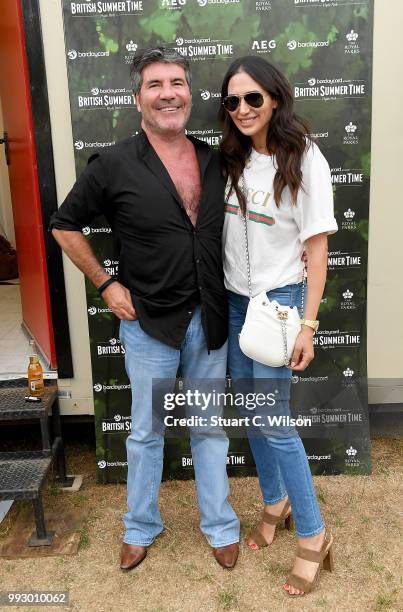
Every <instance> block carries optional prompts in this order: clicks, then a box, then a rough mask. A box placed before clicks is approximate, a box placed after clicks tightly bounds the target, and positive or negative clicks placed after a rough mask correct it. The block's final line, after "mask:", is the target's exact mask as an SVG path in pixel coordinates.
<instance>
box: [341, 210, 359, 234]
mask: <svg viewBox="0 0 403 612" xmlns="http://www.w3.org/2000/svg"><path fill="white" fill-rule="evenodd" d="M354 217H355V211H354V210H352V209H351V208H348V209H347V210H345V211H344V213H343V219H342V222H341V229H342V230H347V231H349V232H355V231H357V229H358V225H357V222H356V221H355V219H354Z"/></svg>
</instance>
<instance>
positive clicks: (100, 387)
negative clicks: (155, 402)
mask: <svg viewBox="0 0 403 612" xmlns="http://www.w3.org/2000/svg"><path fill="white" fill-rule="evenodd" d="M130 389H131V386H130V383H127V384H117V383H116V384H114V385H105V384H101V383H95V385H94V391H95V392H96V393H100V392H101V391H104V392H106V391H128V390H130ZM114 418H115V420H121V416H120V415H119V418H118V419H117V417H116V416H115V417H114ZM127 418H130V417H127Z"/></svg>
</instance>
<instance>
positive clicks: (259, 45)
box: [250, 38, 277, 53]
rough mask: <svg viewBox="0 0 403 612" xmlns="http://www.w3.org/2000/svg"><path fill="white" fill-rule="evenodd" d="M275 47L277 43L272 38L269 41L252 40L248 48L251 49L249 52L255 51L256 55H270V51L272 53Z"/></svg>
mask: <svg viewBox="0 0 403 612" xmlns="http://www.w3.org/2000/svg"><path fill="white" fill-rule="evenodd" d="M276 46H277V43H276V41H275V40H274V38H272V39H271V40H268V39H261V40H253V41H252V43H251V46H250V48H251V51H256V53H271V52H272V51H274V49H275V48H276Z"/></svg>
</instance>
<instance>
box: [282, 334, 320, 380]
mask: <svg viewBox="0 0 403 612" xmlns="http://www.w3.org/2000/svg"><path fill="white" fill-rule="evenodd" d="M313 335H314V332H313V329H311V328H310V327H307V326H306V325H303V326H302V329H301V331H300V332H299V334H298V336H297V340H296V342H295V347H294V352H293V354H292V356H291V361H290V363H289V365H288V366H287V367H288V368H290V370H295V371H296V372H303V371H304V370H305V369H306V368H307V367H308V365H309V364H310V363H311V361H312V359H313V358H314V356H315V355H314V350H313Z"/></svg>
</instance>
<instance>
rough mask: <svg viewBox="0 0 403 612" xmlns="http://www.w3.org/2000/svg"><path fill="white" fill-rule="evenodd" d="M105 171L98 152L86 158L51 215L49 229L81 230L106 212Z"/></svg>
mask: <svg viewBox="0 0 403 612" xmlns="http://www.w3.org/2000/svg"><path fill="white" fill-rule="evenodd" d="M106 199H107V198H106V181H105V171H104V168H103V165H102V160H101V158H100V156H99V154H95V155H93V156H92V157H90V159H89V160H88V165H87V166H86V168H85V170H84V172H83V173H82V174H81V175H80V176H79V178H78V179H77V181H76V182H75V184H74V185H73V187H72V189H71V191H70V193H69V194H68V195H67V197H66V199H65V200H64V202H63V203H62V204H61V206H60V208H59V210H58V211H57V212H55V213H54V214H53V215H52V218H51V220H50V229H53V228H56V229H61V230H68V231H81V230H82V228H83V227H85V226H86V225H90V224H91V222H92V221H93V219H95V218H96V217H98V216H100V215H105V214H106V207H105V202H106Z"/></svg>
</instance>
